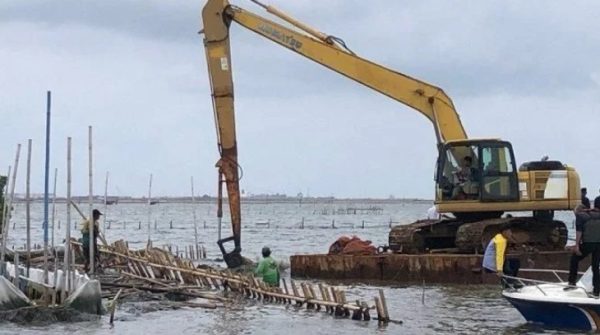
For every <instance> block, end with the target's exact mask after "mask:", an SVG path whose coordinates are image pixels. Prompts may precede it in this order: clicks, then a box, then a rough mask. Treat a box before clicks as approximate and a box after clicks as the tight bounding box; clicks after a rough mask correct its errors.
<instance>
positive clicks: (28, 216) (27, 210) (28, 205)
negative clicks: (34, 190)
mask: <svg viewBox="0 0 600 335" xmlns="http://www.w3.org/2000/svg"><path fill="white" fill-rule="evenodd" d="M30 185H31V139H29V140H28V141H27V181H26V186H25V199H26V200H25V221H26V222H25V225H26V230H27V243H26V245H27V247H26V248H27V263H26V265H27V274H26V276H27V278H29V267H30V266H31V192H30V190H31V187H30Z"/></svg>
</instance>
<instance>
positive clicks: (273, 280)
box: [254, 247, 279, 287]
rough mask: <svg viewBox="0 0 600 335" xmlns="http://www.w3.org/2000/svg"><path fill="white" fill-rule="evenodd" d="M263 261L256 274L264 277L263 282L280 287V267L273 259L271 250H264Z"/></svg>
mask: <svg viewBox="0 0 600 335" xmlns="http://www.w3.org/2000/svg"><path fill="white" fill-rule="evenodd" d="M262 255H263V259H262V260H261V261H260V262H259V263H258V267H257V268H256V271H254V273H255V274H256V275H257V276H259V277H262V280H263V282H265V283H266V284H267V285H269V286H273V287H279V267H278V266H277V263H276V262H275V260H274V259H273V258H271V249H269V247H263V248H262Z"/></svg>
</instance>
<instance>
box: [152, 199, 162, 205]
mask: <svg viewBox="0 0 600 335" xmlns="http://www.w3.org/2000/svg"><path fill="white" fill-rule="evenodd" d="M159 202H160V201H159V200H152V201H150V205H156V204H158V203H159Z"/></svg>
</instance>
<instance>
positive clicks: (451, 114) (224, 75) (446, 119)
mask: <svg viewBox="0 0 600 335" xmlns="http://www.w3.org/2000/svg"><path fill="white" fill-rule="evenodd" d="M251 1H252V2H254V3H256V4H258V5H259V6H261V7H263V8H264V9H266V10H267V12H269V13H271V14H273V15H275V16H277V17H279V18H280V19H282V20H284V21H286V22H287V23H289V24H290V25H291V26H293V27H286V26H284V25H282V24H279V23H276V22H273V21H271V20H268V19H265V18H263V17H261V16H258V15H256V14H253V13H251V12H248V11H246V10H244V9H242V8H239V7H236V6H233V5H230V4H229V1H228V0H208V2H207V3H206V5H205V6H204V9H203V11H202V18H203V22H204V29H203V31H202V32H203V33H204V45H205V49H206V57H207V63H208V72H209V77H210V84H211V89H212V97H213V107H214V114H215V122H216V129H217V139H218V146H219V151H220V154H221V159H220V160H219V162H218V163H217V167H218V169H219V190H221V189H222V188H221V183H222V182H223V178H224V182H225V184H226V186H227V194H228V200H229V208H230V213H231V224H232V230H233V236H232V237H230V238H227V239H223V240H220V241H219V246H220V247H221V251H222V252H223V255H224V259H225V261H226V262H227V264H228V266H229V267H236V266H238V265H239V264H240V262H241V255H240V252H241V243H240V234H241V214H240V194H239V177H238V161H237V144H236V134H235V114H234V90H233V78H232V64H231V50H230V42H229V27H230V24H231V23H232V22H236V23H238V24H239V25H241V26H242V27H244V28H247V29H249V30H251V31H253V32H255V33H257V34H258V35H260V36H262V37H265V38H267V39H269V40H271V41H273V42H275V43H277V44H279V45H281V46H283V47H285V48H287V49H289V50H291V51H293V52H295V53H297V54H300V55H302V56H304V57H306V58H308V59H310V60H313V61H315V62H317V63H319V64H321V65H323V66H325V67H327V68H329V69H331V70H333V71H335V72H338V73H340V74H342V75H344V76H346V77H348V78H350V79H353V80H355V81H357V82H359V83H361V84H363V85H365V86H367V87H369V88H371V89H373V90H375V91H377V92H380V93H382V94H384V95H386V96H388V97H390V98H392V99H394V100H396V101H398V102H400V103H403V104H405V105H407V106H409V107H412V108H413V109H415V110H417V111H418V112H420V113H421V114H423V115H424V116H425V117H426V118H427V119H429V120H430V121H431V122H432V123H433V127H434V131H435V134H436V138H437V143H438V145H440V144H442V143H445V142H447V141H451V140H462V139H467V135H466V132H465V130H464V128H463V126H462V123H461V121H460V118H459V115H458V113H457V112H456V110H455V109H454V104H453V103H452V100H451V99H450V97H448V96H447V95H446V93H444V91H443V90H442V89H440V88H439V87H436V86H433V85H431V84H428V83H426V82H423V81H420V80H418V79H415V78H412V77H409V76H407V75H405V74H402V73H399V72H395V71H393V70H390V69H388V68H386V67H383V66H381V65H378V64H375V63H373V62H371V61H368V60H366V59H363V58H361V57H359V56H357V55H356V54H354V53H353V52H352V51H350V50H349V49H348V48H346V46H345V44H344V42H343V41H342V40H340V39H338V38H336V37H334V36H329V35H326V34H323V33H321V32H319V31H317V30H315V29H313V28H311V27H309V26H307V25H305V24H303V23H301V22H298V21H296V20H294V19H293V18H291V17H290V16H288V15H286V14H285V13H282V12H281V11H279V10H277V9H275V8H273V7H271V6H266V5H263V4H261V3H260V2H258V1H256V0H251ZM221 199H222V195H221V194H219V204H221V203H222V200H221ZM218 213H219V215H220V216H222V210H221V208H220V207H219V211H218ZM229 241H233V242H234V250H233V251H232V252H229V253H228V252H226V250H225V249H224V247H223V243H224V242H229Z"/></svg>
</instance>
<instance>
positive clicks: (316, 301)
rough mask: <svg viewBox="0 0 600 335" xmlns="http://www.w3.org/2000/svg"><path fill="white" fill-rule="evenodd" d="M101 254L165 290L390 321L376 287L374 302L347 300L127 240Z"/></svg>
mask: <svg viewBox="0 0 600 335" xmlns="http://www.w3.org/2000/svg"><path fill="white" fill-rule="evenodd" d="M100 251H101V253H104V254H106V255H109V257H110V256H112V257H114V258H115V259H116V261H117V263H118V264H121V265H122V266H121V274H123V275H125V276H128V277H131V278H134V279H138V280H143V281H146V282H148V283H151V284H154V285H158V286H160V287H163V288H165V289H173V286H171V285H169V284H167V283H165V282H164V280H168V281H171V282H176V283H177V286H176V287H178V288H181V289H183V288H202V289H215V290H223V291H233V292H238V293H241V294H242V295H244V296H245V297H246V298H249V299H256V300H261V301H263V302H268V303H280V304H293V305H296V306H297V307H302V306H305V307H306V308H307V309H312V310H316V311H321V310H322V311H325V312H327V313H329V314H332V315H335V316H338V317H350V316H351V317H352V319H353V320H365V321H366V320H371V316H370V314H369V311H370V310H372V309H374V310H375V311H376V312H377V318H376V319H377V320H378V321H379V323H382V324H385V323H388V322H389V321H390V317H389V312H388V308H387V303H386V298H385V295H384V293H383V290H382V289H380V290H379V294H378V296H376V297H375V298H374V302H375V305H374V306H369V305H368V304H367V303H366V302H365V301H360V300H352V301H351V300H349V299H347V298H346V292H345V291H344V290H341V289H337V288H335V287H332V286H327V285H324V284H322V283H318V284H316V285H315V284H312V283H307V282H301V283H296V282H295V281H294V280H291V281H290V282H289V283H288V282H287V281H286V280H285V279H283V278H282V280H281V281H282V287H270V286H267V284H265V283H264V282H262V281H261V280H259V279H257V278H255V277H254V276H252V275H247V274H242V273H234V272H232V271H231V270H229V269H227V270H217V269H213V268H210V267H202V268H200V267H196V266H195V265H194V263H193V262H192V261H191V260H189V259H183V258H179V257H175V256H174V255H172V254H171V253H169V252H168V251H165V250H162V249H160V248H147V249H143V250H136V251H133V250H129V249H128V246H127V243H126V242H124V241H116V242H115V243H113V245H111V246H110V247H108V248H107V247H101V248H100Z"/></svg>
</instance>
